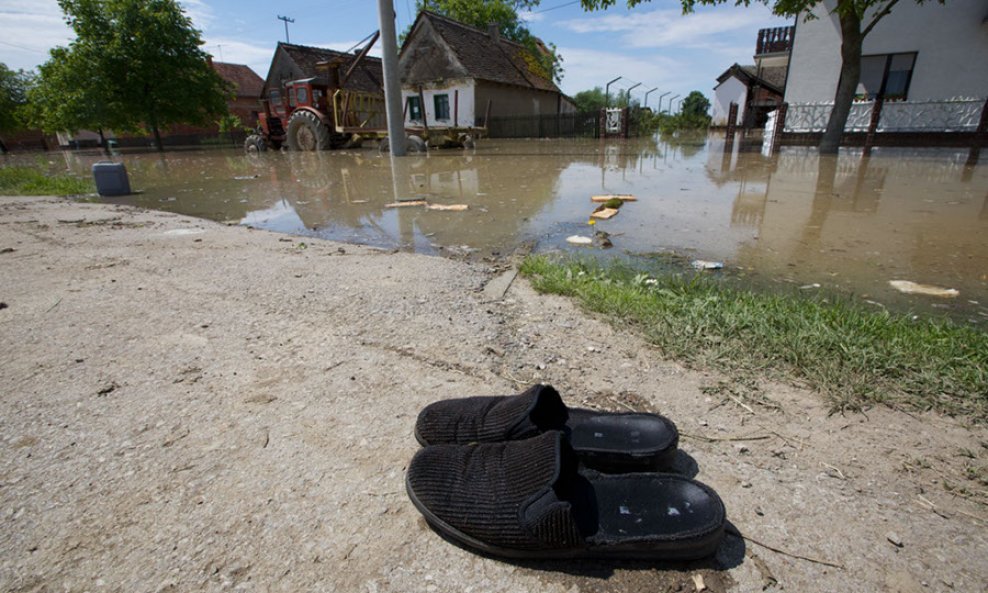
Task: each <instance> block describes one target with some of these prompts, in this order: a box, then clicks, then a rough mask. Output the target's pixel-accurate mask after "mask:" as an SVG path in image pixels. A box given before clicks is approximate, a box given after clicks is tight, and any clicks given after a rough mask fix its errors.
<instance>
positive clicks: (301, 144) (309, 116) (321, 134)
mask: <svg viewBox="0 0 988 593" xmlns="http://www.w3.org/2000/svg"><path fill="white" fill-rule="evenodd" d="M288 148H290V149H292V150H307V151H311V150H327V149H328V148H329V129H328V128H327V127H326V126H324V125H322V122H321V121H319V118H318V117H316V116H315V114H313V113H312V112H311V111H296V112H295V113H293V114H292V118H291V119H290V120H288Z"/></svg>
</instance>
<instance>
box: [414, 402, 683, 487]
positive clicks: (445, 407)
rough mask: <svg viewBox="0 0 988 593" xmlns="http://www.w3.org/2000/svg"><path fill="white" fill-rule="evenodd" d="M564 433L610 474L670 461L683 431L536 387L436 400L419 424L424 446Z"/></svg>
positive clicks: (654, 419)
mask: <svg viewBox="0 0 988 593" xmlns="http://www.w3.org/2000/svg"><path fill="white" fill-rule="evenodd" d="M550 430H561V431H563V432H564V433H566V436H567V438H568V439H569V441H570V445H571V446H572V447H573V450H574V451H576V454H577V455H579V456H580V458H581V460H583V462H584V463H585V464H587V465H588V466H589V467H592V468H594V469H597V470H600V471H606V472H627V471H652V470H657V469H666V468H669V467H670V466H671V465H672V461H673V458H674V457H675V454H676V445H677V444H678V443H679V432H678V431H677V430H676V425H675V424H673V423H672V421H671V420H669V419H668V418H665V417H664V416H659V415H658V414H647V413H636V412H630V413H623V412H622V413H614V412H598V411H595V410H584V409H579V408H576V409H567V408H566V404H564V403H563V400H562V398H560V397H559V392H557V391H556V390H555V389H553V388H552V387H550V386H548V385H535V386H533V387H531V388H529V389H528V390H526V391H525V392H523V393H521V394H519V395H510V396H495V397H467V398H460V399H450V400H444V401H439V402H435V403H432V404H430V405H428V406H426V407H425V408H424V409H423V410H422V411H421V412H420V413H419V417H418V420H417V421H416V423H415V438H416V439H417V440H418V442H419V443H421V444H422V445H423V446H426V445H437V444H442V443H461V444H464V443H475V442H476V443H492V442H500V441H510V440H517V439H525V438H529V437H532V436H535V435H538V434H542V433H543V432H546V431H550Z"/></svg>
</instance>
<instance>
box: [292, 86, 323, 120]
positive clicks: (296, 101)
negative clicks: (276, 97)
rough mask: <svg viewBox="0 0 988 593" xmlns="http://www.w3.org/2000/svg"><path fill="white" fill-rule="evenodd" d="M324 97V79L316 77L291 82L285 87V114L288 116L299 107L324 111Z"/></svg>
mask: <svg viewBox="0 0 988 593" xmlns="http://www.w3.org/2000/svg"><path fill="white" fill-rule="evenodd" d="M326 95H327V81H326V79H325V78H322V77H320V76H316V77H313V78H303V79H300V80H293V81H291V82H289V83H288V84H287V85H285V99H286V102H287V107H286V110H287V113H288V114H289V115H290V114H291V112H293V111H295V110H296V109H298V108H299V107H311V108H313V109H319V110H325V109H326Z"/></svg>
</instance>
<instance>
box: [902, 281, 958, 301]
mask: <svg viewBox="0 0 988 593" xmlns="http://www.w3.org/2000/svg"><path fill="white" fill-rule="evenodd" d="M889 285H890V286H891V287H892V288H894V289H896V290H898V291H899V292H904V293H906V294H921V295H924V296H933V297H940V298H945V299H952V298H954V297H956V296H958V295H959V294H960V291H958V290H956V289H954V288H941V287H939V286H933V285H930V284H918V283H916V282H912V281H910V280H889Z"/></svg>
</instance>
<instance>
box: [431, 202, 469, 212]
mask: <svg viewBox="0 0 988 593" xmlns="http://www.w3.org/2000/svg"><path fill="white" fill-rule="evenodd" d="M426 208H428V209H429V210H442V211H444V212H463V211H464V210H466V209H467V208H469V206H467V205H466V204H429V205H428V206H426Z"/></svg>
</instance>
